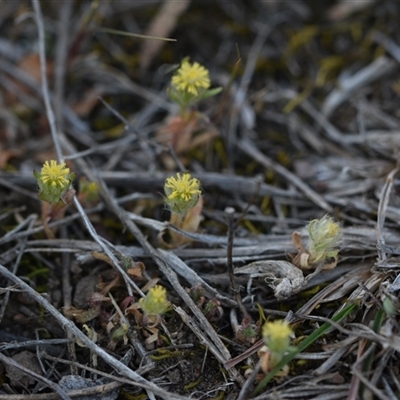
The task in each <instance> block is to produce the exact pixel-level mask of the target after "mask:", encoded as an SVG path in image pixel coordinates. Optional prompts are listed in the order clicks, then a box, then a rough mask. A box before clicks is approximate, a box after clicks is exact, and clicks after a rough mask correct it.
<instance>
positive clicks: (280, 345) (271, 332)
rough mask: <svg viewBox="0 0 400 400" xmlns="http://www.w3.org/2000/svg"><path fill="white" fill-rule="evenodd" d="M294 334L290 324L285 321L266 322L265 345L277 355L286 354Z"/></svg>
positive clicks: (264, 329) (264, 331)
mask: <svg viewBox="0 0 400 400" xmlns="http://www.w3.org/2000/svg"><path fill="white" fill-rule="evenodd" d="M292 333H293V331H292V329H291V328H290V326H289V324H288V323H287V322H286V321H283V320H276V321H273V322H266V323H265V324H264V327H263V337H264V340H265V344H266V345H267V346H268V348H269V349H270V350H271V351H272V352H276V353H284V352H285V351H287V350H288V349H289V346H290V336H291V335H292Z"/></svg>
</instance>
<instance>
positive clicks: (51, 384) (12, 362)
mask: <svg viewBox="0 0 400 400" xmlns="http://www.w3.org/2000/svg"><path fill="white" fill-rule="evenodd" d="M0 361H1V362H2V363H3V364H5V365H9V366H10V367H13V368H17V369H19V370H21V371H22V372H24V373H25V374H27V375H29V376H31V377H32V378H35V379H36V380H37V381H39V382H42V383H44V384H45V385H46V386H47V387H49V388H51V389H53V390H54V391H55V392H56V393H57V394H58V395H59V396H60V397H61V399H63V400H71V398H70V397H69V396H68V394H67V393H66V392H65V391H64V390H63V389H62V388H61V387H60V385H58V384H57V383H54V382H52V381H51V380H49V379H47V378H45V377H44V376H42V375H39V374H38V373H36V372H34V371H32V370H30V369H29V368H27V367H25V366H24V365H22V364H20V363H17V362H16V361H15V360H14V359H12V358H10V357H7V356H6V355H4V354H2V353H0Z"/></svg>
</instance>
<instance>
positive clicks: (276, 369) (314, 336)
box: [253, 304, 358, 395]
mask: <svg viewBox="0 0 400 400" xmlns="http://www.w3.org/2000/svg"><path fill="white" fill-rule="evenodd" d="M356 307H358V306H357V305H356V304H350V305H348V306H346V307H345V308H344V309H343V310H341V311H340V312H339V313H337V314H336V315H334V316H333V317H332V321H333V322H340V321H342V320H343V319H344V318H346V317H347V316H348V315H349V314H350V313H351V312H352V311H354V309H355V308H356ZM330 327H331V324H330V323H329V322H325V323H324V324H323V325H321V326H320V327H319V328H318V329H317V330H316V331H314V332H313V333H312V334H311V335H309V336H308V337H307V338H306V339H304V340H303V341H302V342H301V343H299V345H298V346H297V347H296V348H295V349H294V350H293V351H291V352H290V353H289V354H287V355H286V356H285V357H283V359H282V360H281V362H280V363H279V364H277V365H276V366H275V367H274V368H273V369H272V370H271V371H270V372H269V373H268V375H267V376H266V377H265V378H264V379H263V380H262V381H261V382H260V383H259V384H258V385H257V387H256V389H255V390H254V393H253V394H254V395H256V394H257V393H259V392H261V390H263V389H264V388H265V386H266V385H267V384H268V382H270V381H271V380H272V379H273V378H274V377H275V375H276V374H277V373H278V372H279V371H280V370H281V369H282V368H283V367H284V366H285V365H286V364H287V363H289V362H290V361H292V360H293V359H294V357H295V356H296V355H297V354H300V353H301V352H302V351H304V350H305V349H306V348H307V347H308V346H310V345H311V344H313V343H314V342H315V341H316V340H317V339H319V338H320V337H321V336H322V335H323V334H324V333H325V332H326V331H327V330H328V329H329V328H330Z"/></svg>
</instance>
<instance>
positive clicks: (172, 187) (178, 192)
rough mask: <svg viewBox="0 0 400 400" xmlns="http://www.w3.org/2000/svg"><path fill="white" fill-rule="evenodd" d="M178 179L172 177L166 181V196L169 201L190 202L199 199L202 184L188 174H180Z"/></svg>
mask: <svg viewBox="0 0 400 400" xmlns="http://www.w3.org/2000/svg"><path fill="white" fill-rule="evenodd" d="M176 176H177V177H176V178H175V177H174V176H171V177H169V178H167V180H166V181H165V186H164V190H165V194H166V195H167V198H168V200H182V201H185V202H190V201H191V200H192V199H193V198H196V199H197V198H198V196H199V194H201V191H200V182H199V180H198V179H196V178H192V176H191V175H190V174H189V173H188V172H186V173H184V174H183V175H181V174H180V173H179V172H178V173H177V174H176Z"/></svg>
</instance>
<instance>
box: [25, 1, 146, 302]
mask: <svg viewBox="0 0 400 400" xmlns="http://www.w3.org/2000/svg"><path fill="white" fill-rule="evenodd" d="M32 3H33V6H34V10H35V17H36V23H37V26H38V35H39V55H40V64H41V75H42V91H43V98H44V101H45V107H46V115H47V119H48V121H49V125H50V131H51V135H52V138H53V142H54V146H55V149H56V153H57V158H58V160H59V161H60V162H62V161H63V159H64V158H63V154H62V150H61V143H60V135H59V134H58V132H57V127H56V121H55V115H54V112H53V109H52V107H51V103H50V95H49V88H48V82H47V72H46V54H45V45H44V25H43V17H42V12H41V9H40V3H39V0H32ZM90 175H91V174H90ZM74 204H75V206H76V208H77V209H78V212H79V214H80V216H81V218H82V220H83V222H84V224H85V226H86V228H87V229H88V231H89V233H90V235H91V236H92V237H93V239H94V240H95V241H96V242H97V243H98V244H99V245H100V247H101V248H102V250H103V251H104V252H105V253H106V255H107V256H108V257H109V258H110V260H111V261H112V263H113V265H114V266H115V268H116V269H117V270H118V272H119V273H120V274H121V275H122V277H123V279H124V281H125V284H126V286H127V289H128V293H129V294H130V295H132V290H131V287H133V288H134V289H135V290H136V291H137V292H138V293H139V294H141V295H142V296H144V294H143V293H142V291H141V290H140V289H139V287H138V286H137V285H136V284H135V282H133V281H132V279H130V278H129V276H128V275H127V274H126V272H125V271H124V269H123V268H122V267H121V266H120V264H119V261H118V260H117V258H116V257H115V256H114V254H113V253H112V252H111V251H110V250H109V248H108V246H106V245H105V243H104V242H103V240H101V238H100V236H99V235H98V234H97V232H96V231H95V229H94V227H93V225H92V223H91V222H90V220H89V218H88V216H87V215H86V213H85V211H84V210H83V208H82V206H81V204H80V203H79V200H78V199H77V197H74Z"/></svg>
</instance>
